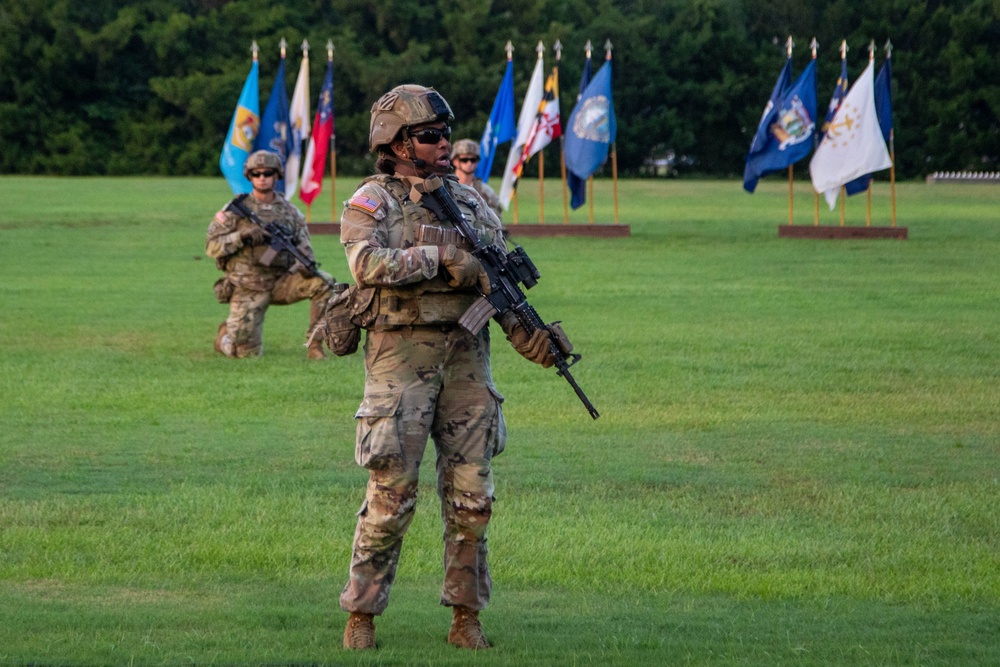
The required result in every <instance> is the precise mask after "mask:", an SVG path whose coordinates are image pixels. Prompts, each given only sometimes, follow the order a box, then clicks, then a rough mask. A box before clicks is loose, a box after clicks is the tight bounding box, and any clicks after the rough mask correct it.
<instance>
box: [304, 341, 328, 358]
mask: <svg viewBox="0 0 1000 667" xmlns="http://www.w3.org/2000/svg"><path fill="white" fill-rule="evenodd" d="M306 356H307V357H308V358H310V359H313V360H315V361H318V360H320V359H326V352H324V351H323V341H322V339H321V338H320V337H319V336H316V338H314V339H313V340H312V342H311V343H309V346H308V348H307V349H306Z"/></svg>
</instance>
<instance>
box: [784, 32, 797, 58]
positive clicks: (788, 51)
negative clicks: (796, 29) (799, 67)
mask: <svg viewBox="0 0 1000 667" xmlns="http://www.w3.org/2000/svg"><path fill="white" fill-rule="evenodd" d="M794 46H795V42H793V41H792V36H791V35H789V36H788V39H787V40H785V53H786V54H787V55H788V57H789V58H791V57H792V48H793V47H794Z"/></svg>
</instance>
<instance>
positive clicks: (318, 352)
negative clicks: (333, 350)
mask: <svg viewBox="0 0 1000 667" xmlns="http://www.w3.org/2000/svg"><path fill="white" fill-rule="evenodd" d="M322 313H323V302H322V301H313V302H312V303H310V304H309V331H312V330H313V328H314V327H315V326H316V323H317V322H319V318H320V315H322ZM306 357H308V358H309V359H312V360H314V361H319V360H320V359H326V353H325V352H324V351H323V337H322V336H319V335H316V336H313V337H312V340H310V341H309V344H308V345H307V346H306Z"/></svg>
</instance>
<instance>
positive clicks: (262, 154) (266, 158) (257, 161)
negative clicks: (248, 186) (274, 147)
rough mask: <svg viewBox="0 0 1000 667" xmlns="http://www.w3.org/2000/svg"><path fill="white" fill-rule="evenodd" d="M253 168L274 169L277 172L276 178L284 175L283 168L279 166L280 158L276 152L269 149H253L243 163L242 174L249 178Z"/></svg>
mask: <svg viewBox="0 0 1000 667" xmlns="http://www.w3.org/2000/svg"><path fill="white" fill-rule="evenodd" d="M254 169H274V170H275V171H276V172H278V178H282V177H283V176H284V175H285V170H284V169H283V168H282V166H281V158H280V157H278V154H277V153H272V152H271V151H254V152H253V153H251V154H250V157H248V158H247V161H246V162H244V163H243V175H244V176H245V177H247V178H250V172H251V171H253V170H254Z"/></svg>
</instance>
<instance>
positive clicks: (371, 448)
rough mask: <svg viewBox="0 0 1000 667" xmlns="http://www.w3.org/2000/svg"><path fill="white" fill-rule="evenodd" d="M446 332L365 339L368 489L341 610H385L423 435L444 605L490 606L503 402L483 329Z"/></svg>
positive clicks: (361, 417) (363, 458)
mask: <svg viewBox="0 0 1000 667" xmlns="http://www.w3.org/2000/svg"><path fill="white" fill-rule="evenodd" d="M444 329H445V330H442V328H441V327H437V328H432V327H415V328H412V329H410V328H406V329H403V330H400V331H387V332H369V333H368V337H367V340H366V342H365V368H366V371H367V377H366V381H365V398H364V401H363V402H362V404H361V407H360V408H359V409H358V412H357V415H356V417H357V420H358V422H357V443H356V448H355V459H356V460H357V462H358V464H359V465H362V466H364V467H366V468H368V469H369V480H368V487H367V490H366V494H365V501H364V503H363V504H362V505H361V511H360V512H358V523H357V528H356V529H355V533H354V547H353V551H352V557H351V568H350V577H349V579H348V582H347V585H346V586H345V587H344V591H343V593H342V594H341V596H340V606H341V608H342V609H344V611H350V612H362V613H368V614H381V613H382V612H383V611H384V610H385V608H386V606H387V605H388V603H389V589H390V588H391V586H392V582H393V579H394V578H395V575H396V566H397V564H398V562H399V554H400V550H401V548H402V544H403V536H404V535H405V533H406V530H407V528H409V526H410V522H411V521H412V519H413V513H414V510H415V508H416V503H417V478H418V471H419V468H420V461H421V458H422V457H423V455H424V450H425V448H426V446H427V439H428V436H429V437H430V438H431V439H432V440H433V442H434V446H435V453H436V459H435V465H436V468H437V492H438V496H439V498H440V501H441V519H442V521H443V523H444V585H443V587H442V592H441V604H443V605H446V606H457V605H461V606H465V607H470V608H472V609H483V608H484V607H485V606H486V604H487V603H488V602H489V599H490V590H491V588H492V581H491V580H490V573H489V568H488V566H487V563H486V554H487V549H486V528H487V525H488V524H489V521H490V516H491V514H492V511H493V502H494V500H495V499H494V497H493V491H494V488H493V472H492V470H491V468H490V465H491V460H492V458H493V457H494V456H496V455H497V454H499V453H500V452H501V451H502V450H503V448H504V445H505V443H506V440H507V429H506V426H505V423H504V420H503V413H502V412H501V409H500V405H501V403H502V402H503V397H502V396H500V394H499V393H497V391H496V389H495V388H494V386H493V378H492V376H491V373H490V359H489V332H488V327H487V329H484V330H483V332H482V333H480V334H479V335H478V336H472V335H470V334H469V333H467V332H465V331H464V330H462V329H460V328H459V327H457V326H455V327H445V328H444Z"/></svg>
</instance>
